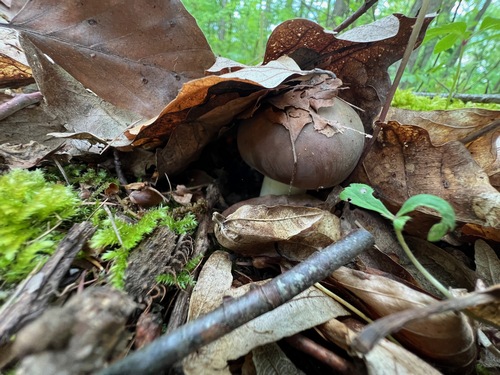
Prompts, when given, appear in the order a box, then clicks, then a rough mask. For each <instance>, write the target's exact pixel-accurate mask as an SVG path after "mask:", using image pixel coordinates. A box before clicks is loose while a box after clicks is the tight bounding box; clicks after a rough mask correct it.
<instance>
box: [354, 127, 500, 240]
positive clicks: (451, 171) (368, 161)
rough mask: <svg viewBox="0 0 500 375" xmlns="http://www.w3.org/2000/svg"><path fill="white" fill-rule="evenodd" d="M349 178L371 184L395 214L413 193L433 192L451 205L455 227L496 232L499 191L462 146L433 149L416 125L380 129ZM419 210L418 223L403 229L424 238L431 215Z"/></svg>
mask: <svg viewBox="0 0 500 375" xmlns="http://www.w3.org/2000/svg"><path fill="white" fill-rule="evenodd" d="M352 180H353V181H356V182H363V183H366V184H368V185H370V186H372V187H373V188H374V189H375V191H376V193H377V194H378V196H379V198H380V199H382V200H383V201H384V202H385V203H386V204H387V205H388V206H389V207H391V208H393V209H396V210H397V209H399V208H400V207H401V205H402V204H403V202H405V201H406V200H407V199H408V198H409V197H411V196H413V195H417V194H422V193H426V194H434V195H437V196H440V197H441V198H443V199H445V200H447V201H448V202H449V203H450V204H451V205H452V206H453V208H454V210H455V213H456V217H457V221H458V222H459V223H474V224H478V225H482V226H484V227H492V228H497V229H498V228H500V193H499V192H498V191H497V190H496V189H495V188H494V187H492V186H491V185H490V183H489V179H488V176H487V175H486V173H485V172H484V171H483V170H482V169H481V168H480V167H479V166H478V164H477V163H476V162H475V161H474V159H473V158H472V156H471V155H470V153H469V151H468V150H467V149H466V148H465V146H464V145H463V144H462V143H460V142H458V141H452V142H448V143H445V144H443V145H441V146H434V145H432V143H431V141H430V139H429V134H428V132H427V131H426V130H425V129H422V128H419V127H417V126H410V125H405V126H404V125H400V124H399V123H397V122H393V121H390V122H389V123H388V124H386V125H384V126H383V127H382V130H381V132H380V134H379V136H378V139H377V140H376V142H375V143H374V145H373V147H372V148H371V149H370V152H369V153H368V155H367V156H366V158H365V160H364V162H363V163H362V164H360V165H358V167H357V168H356V170H355V171H354V172H353V174H352ZM418 212H419V213H421V214H420V215H419V216H418V220H411V221H409V222H408V223H407V225H406V227H405V230H407V231H408V232H410V233H413V234H415V235H418V236H419V237H423V236H426V235H427V230H428V228H429V227H428V226H427V224H428V222H429V220H430V218H432V217H433V216H434V217H435V214H433V213H431V212H430V211H429V210H424V209H418ZM423 213H425V215H424V214H423Z"/></svg>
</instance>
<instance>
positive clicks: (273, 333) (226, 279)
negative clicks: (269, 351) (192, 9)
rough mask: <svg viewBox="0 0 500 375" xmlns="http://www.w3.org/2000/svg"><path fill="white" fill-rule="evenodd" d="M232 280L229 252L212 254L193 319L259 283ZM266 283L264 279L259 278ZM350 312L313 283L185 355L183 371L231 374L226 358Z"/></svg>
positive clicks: (193, 305) (202, 276)
mask: <svg viewBox="0 0 500 375" xmlns="http://www.w3.org/2000/svg"><path fill="white" fill-rule="evenodd" d="M205 268H206V269H205ZM231 283H232V275H231V261H230V260H229V255H228V254H227V253H224V252H221V251H217V252H215V253H214V254H213V255H211V256H210V258H209V259H208V260H207V262H206V263H205V265H204V267H203V269H202V271H201V272H200V277H199V279H198V282H197V284H196V288H195V290H194V291H193V295H192V297H191V304H190V319H194V318H196V317H197V316H199V315H203V314H206V313H208V312H209V311H212V310H213V309H214V308H216V307H218V306H219V305H220V304H221V303H222V302H223V298H237V297H240V296H242V295H243V294H245V293H246V292H248V291H249V290H251V289H252V287H254V286H255V285H259V283H251V284H246V285H244V286H242V287H239V288H231V287H230V286H231ZM263 283H265V282H260V284H263ZM347 314H348V312H347V311H345V310H344V308H343V307H342V306H341V305H340V304H338V303H337V302H335V301H333V300H332V299H331V298H329V297H327V296H326V295H325V294H323V293H322V292H320V291H318V290H317V289H316V288H314V287H311V288H309V289H307V290H306V291H304V292H302V293H300V294H299V295H297V296H296V297H295V298H293V299H292V300H291V301H289V302H287V303H286V304H284V305H281V306H279V307H277V308H276V309H274V310H272V311H270V312H268V313H266V314H264V315H262V316H259V317H258V318H256V319H253V320H251V321H250V322H248V323H246V324H244V325H243V326H241V327H239V328H237V329H235V330H234V331H232V332H231V333H229V334H227V335H225V336H223V337H222V338H220V339H219V340H217V341H215V342H213V343H211V344H209V345H206V346H204V347H202V348H201V349H199V350H198V351H197V352H195V353H193V354H191V355H189V356H188V357H186V358H185V359H184V361H183V369H184V372H185V373H186V374H187V375H189V374H196V375H198V374H230V372H229V368H228V366H227V361H229V360H233V359H237V358H239V357H241V356H243V355H245V354H247V353H248V352H250V351H251V350H252V349H253V348H256V347H259V346H262V345H265V344H268V343H271V342H275V341H278V340H280V339H281V338H283V337H287V336H291V335H293V334H295V333H298V332H301V331H303V330H306V329H308V328H311V327H314V326H316V325H318V324H322V323H324V322H326V321H328V320H329V319H333V318H335V317H338V316H341V315H347Z"/></svg>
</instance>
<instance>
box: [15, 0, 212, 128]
mask: <svg viewBox="0 0 500 375" xmlns="http://www.w3.org/2000/svg"><path fill="white" fill-rule="evenodd" d="M10 25H11V26H12V27H13V28H15V29H16V30H18V31H20V32H21V33H22V34H23V35H24V36H25V37H26V38H27V39H29V40H30V41H31V42H32V43H33V44H35V45H36V46H37V47H38V48H39V49H40V50H41V51H42V52H43V53H45V54H47V55H49V56H50V57H51V58H52V59H53V60H54V61H55V62H56V63H57V64H59V65H60V66H62V67H63V68H64V69H65V70H66V71H67V72H69V73H70V74H71V75H72V76H74V77H75V78H76V79H77V80H78V81H80V82H81V83H82V84H83V85H84V86H85V87H87V88H89V89H90V90H92V91H93V92H95V93H96V94H97V95H98V96H100V97H101V98H103V99H104V100H106V101H108V102H110V103H112V104H114V105H116V106H118V107H122V108H126V109H128V110H130V111H133V112H136V113H138V114H141V115H143V116H145V117H148V118H151V117H153V116H156V115H157V114H158V113H159V112H160V111H161V110H162V108H163V107H164V106H165V104H166V103H168V102H169V101H171V100H172V99H173V98H174V97H175V95H176V94H177V92H178V90H179V88H180V87H181V85H182V84H183V83H184V82H186V81H188V80H190V79H193V78H198V77H201V76H202V75H203V73H204V70H205V69H207V68H208V67H209V66H210V65H212V64H213V62H214V61H215V58H214V55H213V53H212V51H211V50H210V47H209V45H208V43H207V41H206V39H205V37H204V35H203V33H202V31H201V30H200V29H199V27H198V26H197V24H196V21H195V20H194V18H193V17H192V16H191V15H190V14H189V13H188V12H187V11H186V9H185V8H184V6H183V5H182V3H181V2H180V1H179V0H172V1H161V0H152V1H149V0H147V1H134V2H133V3H131V2H129V1H125V0H119V1H113V2H109V1H101V0H90V1H84V2H74V1H70V0H64V1H60V0H49V1H47V0H43V1H42V0H34V1H30V2H28V3H27V4H26V6H25V7H24V8H23V9H22V10H21V12H19V13H18V14H17V15H16V16H15V17H14V18H13V19H12V21H11V23H10Z"/></svg>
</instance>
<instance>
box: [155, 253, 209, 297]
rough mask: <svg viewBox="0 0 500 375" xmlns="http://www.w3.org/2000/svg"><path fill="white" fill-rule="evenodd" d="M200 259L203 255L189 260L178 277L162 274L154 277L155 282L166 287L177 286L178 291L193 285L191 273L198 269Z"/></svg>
mask: <svg viewBox="0 0 500 375" xmlns="http://www.w3.org/2000/svg"><path fill="white" fill-rule="evenodd" d="M202 259H203V255H199V256H197V257H195V258H193V259H190V260H189V261H188V262H187V264H186V265H185V266H184V268H183V269H182V270H181V272H179V274H178V275H173V274H170V273H163V274H161V275H158V276H156V281H157V282H159V283H161V284H165V285H167V286H178V287H179V288H180V289H186V288H187V287H188V286H192V285H194V284H195V281H194V279H193V276H192V275H191V273H192V272H193V271H194V269H195V268H196V267H198V264H200V262H201V260H202Z"/></svg>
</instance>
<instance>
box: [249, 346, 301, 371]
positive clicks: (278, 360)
mask: <svg viewBox="0 0 500 375" xmlns="http://www.w3.org/2000/svg"><path fill="white" fill-rule="evenodd" d="M252 362H253V364H254V366H255V371H256V372H255V373H256V374H258V375H305V373H304V372H302V371H300V370H299V369H298V368H297V367H296V366H295V365H294V363H293V362H292V361H291V360H290V359H289V358H288V357H287V356H286V354H285V353H284V352H283V351H282V350H281V349H280V347H279V345H278V344H275V343H272V344H267V345H263V346H259V347H257V348H255V349H254V350H252Z"/></svg>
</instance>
